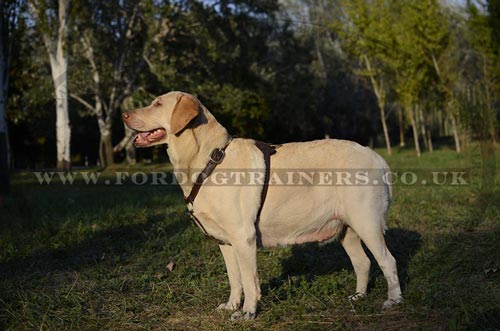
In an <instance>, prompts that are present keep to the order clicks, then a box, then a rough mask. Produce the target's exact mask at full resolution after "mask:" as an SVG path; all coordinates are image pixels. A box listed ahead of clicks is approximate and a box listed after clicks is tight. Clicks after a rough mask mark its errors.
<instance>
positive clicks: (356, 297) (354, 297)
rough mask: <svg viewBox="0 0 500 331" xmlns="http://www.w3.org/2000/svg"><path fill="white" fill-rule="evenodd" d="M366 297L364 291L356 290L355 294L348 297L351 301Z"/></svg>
mask: <svg viewBox="0 0 500 331" xmlns="http://www.w3.org/2000/svg"><path fill="white" fill-rule="evenodd" d="M364 297H365V294H364V293H360V292H356V293H354V294H353V295H350V296H349V297H348V299H349V301H358V300H359V299H363V298H364Z"/></svg>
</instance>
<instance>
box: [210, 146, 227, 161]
mask: <svg viewBox="0 0 500 331" xmlns="http://www.w3.org/2000/svg"><path fill="white" fill-rule="evenodd" d="M225 156H226V152H224V150H222V149H219V148H216V149H214V150H213V151H212V153H211V154H210V161H212V162H213V163H215V164H220V163H221V162H222V160H224V157H225Z"/></svg>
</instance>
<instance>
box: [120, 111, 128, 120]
mask: <svg viewBox="0 0 500 331" xmlns="http://www.w3.org/2000/svg"><path fill="white" fill-rule="evenodd" d="M122 117H123V119H124V120H127V119H128V118H129V117H130V114H129V113H127V112H124V113H123V114H122Z"/></svg>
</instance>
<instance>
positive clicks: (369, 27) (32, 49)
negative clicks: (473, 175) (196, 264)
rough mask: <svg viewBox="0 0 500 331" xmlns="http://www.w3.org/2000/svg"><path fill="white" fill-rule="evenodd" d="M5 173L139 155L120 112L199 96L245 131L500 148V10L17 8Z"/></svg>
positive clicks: (253, 2) (347, 4)
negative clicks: (177, 93)
mask: <svg viewBox="0 0 500 331" xmlns="http://www.w3.org/2000/svg"><path fill="white" fill-rule="evenodd" d="M1 10H2V13H1V14H2V15H1V19H2V21H1V24H0V27H1V31H0V35H1V38H2V40H1V43H0V47H1V48H0V65H1V70H0V71H1V77H0V78H1V84H2V85H1V86H0V91H1V92H2V93H0V145H1V147H0V155H1V162H0V163H2V167H3V169H5V168H7V167H8V166H11V167H15V168H34V167H53V166H56V165H57V167H58V168H59V169H69V167H70V166H71V165H74V166H76V165H95V164H97V163H98V164H100V165H102V166H108V165H111V164H113V163H114V162H122V161H123V160H127V161H128V162H130V163H134V162H135V159H136V158H137V157H142V158H147V159H151V158H157V157H160V156H158V155H161V154H164V153H159V152H158V150H157V149H152V150H148V151H142V150H141V154H140V155H136V151H135V148H134V147H133V145H132V143H131V137H132V133H131V132H128V131H127V130H126V129H125V128H124V126H123V124H122V122H121V119H120V116H119V115H120V113H121V111H124V110H129V109H132V108H135V107H139V106H144V105H146V104H148V103H150V102H151V100H152V99H153V98H154V97H155V96H156V95H159V94H163V93H165V92H168V91H170V90H181V91H188V92H191V93H193V94H195V95H197V96H198V97H199V98H200V99H201V100H202V102H203V103H204V104H205V105H206V106H207V107H208V108H209V109H210V110H212V112H213V113H215V115H216V116H217V118H218V119H219V120H220V121H221V122H222V123H223V124H224V125H225V126H226V127H228V129H229V131H230V132H231V133H232V134H235V135H239V136H245V137H252V138H257V139H261V140H266V141H271V142H276V143H279V142H284V141H293V140H295V141H297V140H306V139H314V138H323V137H325V136H329V137H332V138H343V139H351V140H355V141H358V142H360V143H361V144H364V145H370V146H375V147H377V146H378V147H382V146H384V147H386V148H387V152H388V153H389V154H390V153H391V145H392V146H395V145H398V146H405V145H409V146H411V148H415V151H416V155H420V153H422V152H423V151H425V150H427V151H432V150H433V146H435V145H436V144H437V143H438V144H449V145H450V146H453V148H456V150H457V152H460V151H461V150H462V149H463V148H464V145H466V144H468V143H470V142H471V141H473V140H481V141H483V140H487V141H491V142H493V146H494V142H495V141H496V139H497V136H498V126H497V122H498V117H499V111H498V109H499V107H498V106H499V101H500V89H499V79H500V54H499V51H500V20H499V18H500V17H499V16H500V1H498V0H489V1H485V2H479V1H478V2H467V3H465V4H461V5H459V4H456V3H448V2H445V1H437V0H418V1H415V0H399V1H384V0H353V1H347V0H295V1H293V0H283V1H276V0H232V1H229V0H220V1H194V0H181V1H161V0H142V1H129V0H109V1H93V0H81V1H75V0H29V1H26V0H4V1H2V3H1Z"/></svg>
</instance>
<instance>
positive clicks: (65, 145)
mask: <svg viewBox="0 0 500 331" xmlns="http://www.w3.org/2000/svg"><path fill="white" fill-rule="evenodd" d="M28 4H29V6H30V8H31V10H32V12H33V14H34V16H35V19H36V20H41V17H42V16H45V15H49V16H51V15H52V14H51V11H49V10H47V8H45V6H43V5H42V4H41V3H40V2H39V1H35V0H32V1H29V2H28ZM68 17H69V0H59V1H58V8H57V13H55V15H53V16H52V17H48V18H46V19H48V20H57V28H56V33H55V34H53V32H52V31H49V30H45V31H44V30H42V31H41V34H42V39H43V42H44V44H45V48H46V49H47V53H48V55H49V60H50V69H51V73H52V80H53V83H54V89H55V95H56V140H57V169H58V170H63V171H68V170H69V169H70V168H71V153H70V152H71V150H70V143H71V127H70V124H69V113H68V58H67V45H66V42H67V36H68Z"/></svg>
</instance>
